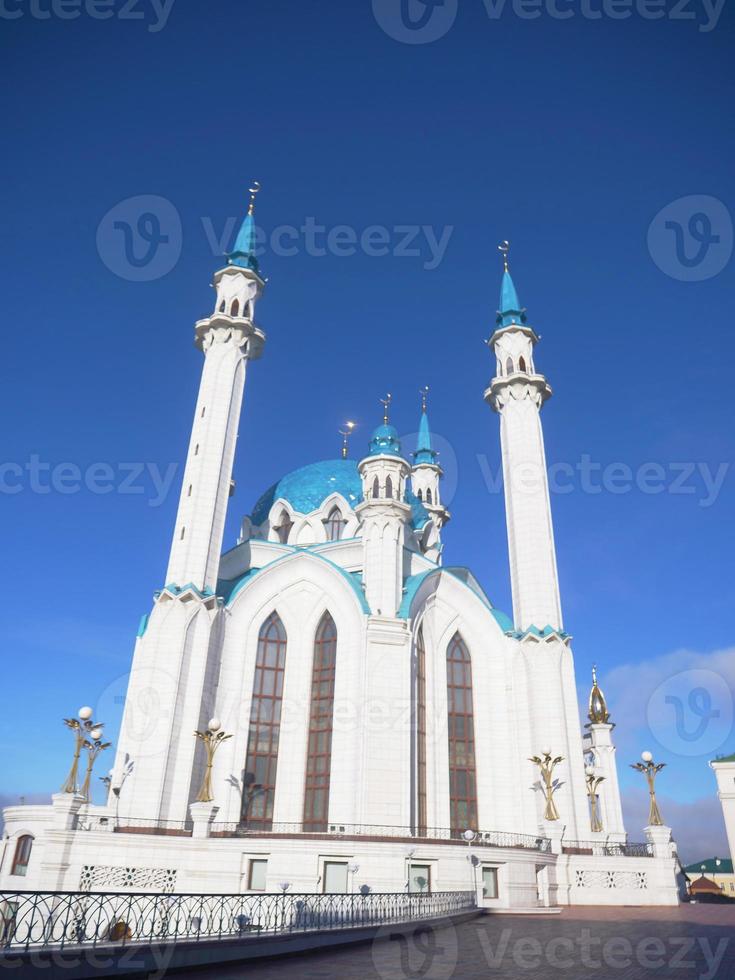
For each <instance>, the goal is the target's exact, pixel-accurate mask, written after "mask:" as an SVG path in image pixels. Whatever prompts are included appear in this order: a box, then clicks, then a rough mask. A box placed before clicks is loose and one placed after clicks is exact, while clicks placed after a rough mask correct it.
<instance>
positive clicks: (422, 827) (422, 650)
mask: <svg viewBox="0 0 735 980" xmlns="http://www.w3.org/2000/svg"><path fill="white" fill-rule="evenodd" d="M416 833H417V835H418V836H419V837H426V646H425V645H424V628H423V626H420V627H419V631H418V634H417V636H416Z"/></svg>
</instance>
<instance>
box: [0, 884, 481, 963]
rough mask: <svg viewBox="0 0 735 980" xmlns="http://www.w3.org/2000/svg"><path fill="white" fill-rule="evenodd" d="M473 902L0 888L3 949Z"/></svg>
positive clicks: (275, 925) (261, 927)
mask: <svg viewBox="0 0 735 980" xmlns="http://www.w3.org/2000/svg"><path fill="white" fill-rule="evenodd" d="M473 908H475V895H474V893H473V892H471V891H464V892H462V891H457V892H435V893H433V894H414V893H398V894H392V893H391V894H384V893H380V894H372V893H368V894H357V895H342V894H340V895H319V894H294V895H291V894H288V893H283V894H277V895H274V894H259V895H161V894H156V895H147V894H138V893H136V894H130V895H126V894H121V893H117V892H116V893H110V892H107V893H94V894H92V893H89V892H0V951H1V950H3V949H5V950H8V949H13V950H29V949H34V950H37V949H64V948H67V947H70V946H81V947H97V946H101V945H109V944H116V945H120V944H125V943H164V942H165V943H169V942H200V941H202V940H213V939H232V938H238V937H241V938H243V939H245V938H247V937H252V936H258V935H263V934H270V935H274V934H280V933H302V932H311V931H318V930H323V929H350V928H355V927H358V926H375V925H382V924H385V923H391V922H408V921H413V920H417V919H432V918H437V917H439V916H445V915H453V914H456V913H459V912H463V911H468V910H471V909H473Z"/></svg>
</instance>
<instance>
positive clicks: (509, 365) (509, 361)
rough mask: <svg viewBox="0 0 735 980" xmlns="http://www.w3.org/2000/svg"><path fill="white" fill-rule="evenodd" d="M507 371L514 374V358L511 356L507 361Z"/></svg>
mask: <svg viewBox="0 0 735 980" xmlns="http://www.w3.org/2000/svg"><path fill="white" fill-rule="evenodd" d="M505 373H506V374H513V360H512V358H510V357H509V358H508V360H507V361H506V362H505Z"/></svg>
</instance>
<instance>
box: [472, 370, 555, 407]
mask: <svg viewBox="0 0 735 980" xmlns="http://www.w3.org/2000/svg"><path fill="white" fill-rule="evenodd" d="M508 391H509V392H510V397H511V398H513V399H515V400H516V401H518V400H520V399H522V398H524V397H526V395H530V396H531V397H533V398H535V399H537V400H538V404H539V408H540V407H541V405H543V403H544V402H545V401H546V399H547V398H551V395H552V390H551V385H550V384H549V382H548V381H547V380H546V378H545V377H544V376H543V374H529V373H528V372H527V371H514V372H513V374H505V375H503V376H502V377H499V376H496V377H494V378H493V379H492V381H491V382H490V385H489V387H488V388H486V389H485V393H484V395H483V397H484V399H485V401H486V402H487V403H488V404H489V405H491V406H492V407H493V408H495V409H496V410H497V406H498V403H499V402H500V403H501V404H502V402H503V401H504V400H505V399H506V398H507V395H506V392H508Z"/></svg>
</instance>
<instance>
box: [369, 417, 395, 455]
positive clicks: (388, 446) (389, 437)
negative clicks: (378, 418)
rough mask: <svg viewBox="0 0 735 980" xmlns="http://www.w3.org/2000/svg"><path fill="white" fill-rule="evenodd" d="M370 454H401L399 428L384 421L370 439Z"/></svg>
mask: <svg viewBox="0 0 735 980" xmlns="http://www.w3.org/2000/svg"><path fill="white" fill-rule="evenodd" d="M368 455H369V456H400V455H401V443H400V442H399V440H398V430H397V429H396V427H395V426H393V425H391V424H390V423H388V422H383V424H382V425H379V426H378V428H377V429H376V430H375V432H373V437H372V439H371V440H370V448H369V451H368Z"/></svg>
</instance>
